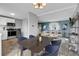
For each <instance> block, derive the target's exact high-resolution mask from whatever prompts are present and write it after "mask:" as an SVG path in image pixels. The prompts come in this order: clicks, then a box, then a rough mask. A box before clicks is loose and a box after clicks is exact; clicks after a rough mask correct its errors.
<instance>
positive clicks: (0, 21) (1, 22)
mask: <svg viewBox="0 0 79 59" xmlns="http://www.w3.org/2000/svg"><path fill="white" fill-rule="evenodd" d="M6 21H7V20H5V18H2V17H0V25H6Z"/></svg>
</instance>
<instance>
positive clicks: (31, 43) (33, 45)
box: [21, 36, 55, 56]
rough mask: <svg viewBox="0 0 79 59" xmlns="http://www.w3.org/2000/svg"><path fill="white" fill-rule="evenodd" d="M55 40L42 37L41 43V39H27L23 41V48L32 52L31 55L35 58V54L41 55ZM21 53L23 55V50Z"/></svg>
mask: <svg viewBox="0 0 79 59" xmlns="http://www.w3.org/2000/svg"><path fill="white" fill-rule="evenodd" d="M54 38H55V37H44V36H42V38H41V39H42V40H41V41H39V37H36V38H32V39H27V40H23V41H22V46H23V47H24V48H27V49H29V50H31V55H32V56H33V55H34V53H40V52H41V51H42V50H43V49H44V48H45V47H46V46H47V45H49V44H50V42H51V41H53V39H54ZM21 52H22V53H23V50H21Z"/></svg>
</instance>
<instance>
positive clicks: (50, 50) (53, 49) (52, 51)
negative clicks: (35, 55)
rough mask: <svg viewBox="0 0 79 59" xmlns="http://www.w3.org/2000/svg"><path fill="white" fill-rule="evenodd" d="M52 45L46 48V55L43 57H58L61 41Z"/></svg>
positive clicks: (53, 42)
mask: <svg viewBox="0 0 79 59" xmlns="http://www.w3.org/2000/svg"><path fill="white" fill-rule="evenodd" d="M51 43H52V44H51V45H47V46H46V47H45V53H43V54H42V56H57V55H58V51H59V48H60V44H61V40H57V41H52V42H51Z"/></svg>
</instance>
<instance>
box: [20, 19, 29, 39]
mask: <svg viewBox="0 0 79 59" xmlns="http://www.w3.org/2000/svg"><path fill="white" fill-rule="evenodd" d="M21 30H22V34H23V36H24V37H27V38H28V19H24V20H23V21H22V29H21Z"/></svg>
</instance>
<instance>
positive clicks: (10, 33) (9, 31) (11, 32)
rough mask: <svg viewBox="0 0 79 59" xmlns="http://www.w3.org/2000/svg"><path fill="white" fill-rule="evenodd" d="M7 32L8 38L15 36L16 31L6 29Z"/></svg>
mask: <svg viewBox="0 0 79 59" xmlns="http://www.w3.org/2000/svg"><path fill="white" fill-rule="evenodd" d="M7 30H8V37H13V36H16V35H17V31H16V29H7Z"/></svg>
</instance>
